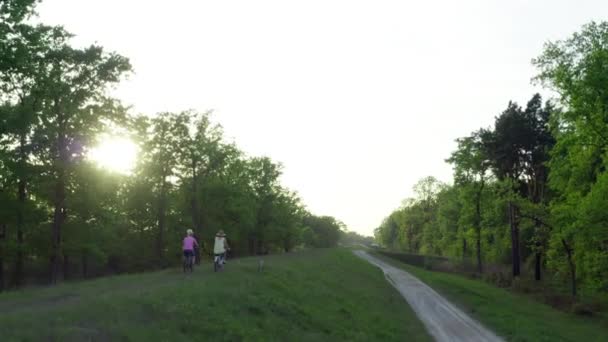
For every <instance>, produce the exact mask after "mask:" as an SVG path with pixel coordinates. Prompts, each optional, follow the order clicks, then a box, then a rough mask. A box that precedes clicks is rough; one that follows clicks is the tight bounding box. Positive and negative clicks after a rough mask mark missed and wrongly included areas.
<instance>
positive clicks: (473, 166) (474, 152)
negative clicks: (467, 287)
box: [447, 130, 490, 273]
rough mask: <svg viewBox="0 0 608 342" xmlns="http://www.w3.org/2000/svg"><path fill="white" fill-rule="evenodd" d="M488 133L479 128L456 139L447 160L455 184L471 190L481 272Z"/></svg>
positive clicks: (478, 267) (487, 164)
mask: <svg viewBox="0 0 608 342" xmlns="http://www.w3.org/2000/svg"><path fill="white" fill-rule="evenodd" d="M487 134H489V133H488V132H487V131H484V130H480V131H477V132H475V133H473V134H472V135H471V136H469V137H466V138H461V139H458V140H457V142H458V148H457V150H456V151H455V152H454V153H452V156H451V157H450V158H449V159H448V160H447V161H448V162H449V163H451V164H453V165H454V179H455V182H456V184H458V185H460V186H462V187H464V188H470V189H471V191H472V192H473V203H474V213H473V219H472V225H473V229H474V230H475V250H476V256H477V271H478V272H479V273H481V272H482V270H483V268H482V262H481V220H482V208H481V205H482V195H483V192H484V189H485V186H486V179H487V178H488V174H487V173H488V170H489V168H490V163H489V161H488V158H487V156H486V150H485V149H484V146H483V136H484V135H487Z"/></svg>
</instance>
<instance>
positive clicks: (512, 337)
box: [375, 254, 608, 341]
mask: <svg viewBox="0 0 608 342" xmlns="http://www.w3.org/2000/svg"><path fill="white" fill-rule="evenodd" d="M375 255H376V256H377V257H379V258H382V259H383V260H386V261H388V262H390V263H391V264H393V265H395V266H398V267H400V268H403V269H405V270H406V271H408V272H410V273H411V274H413V275H415V276H416V277H418V278H419V279H420V280H422V281H424V282H425V283H426V284H428V285H429V286H431V287H432V288H433V289H435V290H436V291H437V292H439V293H441V294H442V295H444V296H445V297H446V298H448V299H449V300H450V301H452V302H453V303H454V304H456V305H458V306H459V307H461V308H462V309H464V310H465V311H466V312H468V313H470V314H471V315H472V316H473V317H475V318H476V319H478V320H479V321H480V322H482V323H483V324H484V325H486V326H487V327H489V328H491V329H493V330H494V331H495V332H496V333H498V334H499V335H501V336H503V337H505V338H506V339H508V340H509V341H608V326H607V325H606V322H605V320H603V319H599V318H593V317H580V316H575V315H573V314H568V313H564V312H562V311H558V310H556V309H554V308H552V307H550V306H548V305H545V304H541V303H538V302H535V301H533V300H531V299H530V298H528V297H526V296H524V295H520V294H516V293H512V292H510V291H508V290H505V289H501V288H497V287H494V286H492V285H490V284H487V283H485V282H483V281H480V280H473V279H468V278H466V277H464V276H461V275H457V274H449V273H442V272H433V271H427V270H425V269H422V268H419V267H414V266H411V265H407V264H404V263H402V262H399V261H396V260H393V259H391V258H388V257H385V256H382V255H379V254H375Z"/></svg>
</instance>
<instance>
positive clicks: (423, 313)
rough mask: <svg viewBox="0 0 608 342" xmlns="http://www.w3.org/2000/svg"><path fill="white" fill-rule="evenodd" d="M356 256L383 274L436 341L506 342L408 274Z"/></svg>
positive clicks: (386, 264) (358, 252) (356, 252)
mask: <svg viewBox="0 0 608 342" xmlns="http://www.w3.org/2000/svg"><path fill="white" fill-rule="evenodd" d="M354 253H355V254H356V255H358V256H359V257H361V258H363V259H365V260H367V261H369V262H370V263H371V264H373V265H376V266H378V267H379V268H380V269H381V270H382V271H383V272H384V275H385V276H386V278H387V279H388V280H389V282H390V283H391V284H392V285H393V286H394V287H395V288H396V289H397V290H398V291H399V292H400V293H401V295H402V296H403V297H404V298H405V300H407V302H408V303H409V304H410V306H411V307H412V309H413V310H414V312H415V313H416V315H417V316H418V317H419V318H420V320H421V321H422V323H424V325H425V326H426V328H427V330H428V331H429V333H430V334H431V335H432V336H433V337H434V338H435V340H436V341H440V342H443V341H484V342H494V341H496V342H498V341H503V340H502V339H501V338H499V337H498V336H496V335H495V334H494V333H492V332H491V331H489V330H487V329H486V328H484V327H483V326H481V324H479V323H478V322H477V321H475V320H473V319H472V318H471V317H469V316H468V315H467V314H465V313H464V312H462V311H461V310H460V309H458V308H457V307H455V306H454V305H452V304H451V303H450V302H448V301H447V300H446V299H444V298H443V297H441V296H440V295H439V294H438V293H437V292H435V291H434V290H433V289H431V288H430V287H429V286H428V285H426V284H424V283H423V282H421V281H420V280H418V279H417V278H415V277H414V276H412V275H411V274H409V273H407V272H406V271H404V270H402V269H399V268H396V267H394V266H391V265H389V264H388V263H386V262H384V261H382V260H380V259H378V258H376V257H373V256H371V255H369V254H368V253H367V252H365V251H355V252H354Z"/></svg>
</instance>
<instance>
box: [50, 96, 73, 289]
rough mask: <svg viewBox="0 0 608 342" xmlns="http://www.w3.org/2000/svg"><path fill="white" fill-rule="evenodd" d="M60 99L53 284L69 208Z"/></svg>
mask: <svg viewBox="0 0 608 342" xmlns="http://www.w3.org/2000/svg"><path fill="white" fill-rule="evenodd" d="M59 105H60V104H59V100H57V99H56V100H55V103H54V107H55V108H54V109H55V111H56V113H57V117H58V120H57V121H58V132H57V153H58V160H57V161H56V166H55V167H56V170H55V171H56V173H57V174H56V176H57V179H56V182H55V194H54V198H53V206H54V207H55V208H54V212H53V224H52V225H51V260H50V261H51V262H50V268H51V270H50V271H51V272H50V273H51V274H50V281H51V284H56V283H57V278H58V275H59V256H60V255H61V226H62V224H63V222H64V221H65V218H66V216H67V208H66V204H65V197H66V195H65V192H66V191H65V190H66V189H65V187H66V168H67V166H68V163H69V160H70V157H69V151H68V146H67V145H68V141H67V137H66V134H65V132H66V122H65V118H64V115H63V114H62V113H61V111H60V108H59Z"/></svg>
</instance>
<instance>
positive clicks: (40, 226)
mask: <svg viewBox="0 0 608 342" xmlns="http://www.w3.org/2000/svg"><path fill="white" fill-rule="evenodd" d="M37 3H38V1H37V0H3V1H1V2H0V290H3V289H6V288H19V287H22V286H24V285H27V284H34V283H50V284H55V283H57V282H58V281H63V280H66V279H67V280H69V279H73V278H87V277H93V276H100V275H105V274H116V273H123V272H135V271H142V270H150V269H158V268H163V267H167V266H169V265H174V264H176V263H178V262H179V260H180V255H181V239H182V238H183V236H184V234H185V231H186V229H188V228H192V229H193V230H194V231H195V234H196V236H197V237H198V238H199V239H200V241H201V242H202V245H203V246H202V247H203V252H204V253H210V252H209V248H210V247H209V244H210V243H211V241H212V239H213V236H214V235H215V233H216V232H217V231H218V230H219V229H223V230H224V231H225V232H226V234H227V236H228V240H229V242H230V245H231V253H232V254H233V255H237V256H238V255H258V254H267V253H271V252H288V251H291V250H293V249H294V248H298V247H303V246H304V247H305V246H308V247H330V246H335V245H336V244H337V242H338V240H339V239H340V237H341V236H342V234H344V232H345V231H346V227H345V225H344V224H343V223H342V222H340V221H338V220H337V219H335V218H333V217H328V216H315V215H313V214H312V213H310V212H309V211H308V210H307V209H306V207H305V205H304V204H303V203H302V201H301V199H300V198H299V197H298V195H297V194H296V193H295V192H293V191H291V190H290V189H288V188H286V187H284V186H283V185H281V183H280V177H281V173H282V166H281V164H280V163H277V162H275V161H273V160H271V159H270V158H268V157H260V156H249V155H247V154H245V153H244V152H242V151H241V150H240V149H239V147H238V146H236V145H235V144H234V143H231V142H229V141H227V139H226V138H225V136H224V133H223V130H222V127H221V126H220V125H219V124H217V123H215V122H213V120H212V117H211V112H199V111H194V110H185V111H180V112H164V113H147V114H148V115H143V114H137V115H136V114H133V113H131V111H130V109H129V108H128V107H127V106H126V105H124V104H122V103H121V102H120V101H119V100H118V99H116V98H112V96H110V95H109V94H110V92H111V90H112V89H114V88H115V87H116V86H117V85H118V84H119V83H120V82H121V81H123V80H124V79H125V78H126V77H128V76H129V75H130V74H132V73H133V67H132V65H131V64H130V62H129V59H128V58H127V57H125V56H121V55H120V54H118V53H115V52H108V51H106V50H104V48H103V47H102V46H99V45H96V44H93V45H90V46H88V47H84V48H80V47H74V46H73V44H72V43H71V41H72V38H73V37H74V35H73V34H72V33H70V32H67V31H66V30H65V29H64V28H63V27H58V26H48V25H45V24H41V23H37V21H36V13H35V8H36V5H37ZM107 135H112V136H122V137H126V138H128V139H129V140H131V141H133V142H134V143H135V144H136V145H137V148H138V150H139V152H138V156H137V164H136V166H135V167H134V169H133V171H132V172H130V173H128V174H123V173H119V172H113V171H111V170H108V169H105V168H103V167H100V166H99V165H98V164H97V163H95V162H94V161H92V160H91V158H89V154H90V152H91V150H92V149H93V148H94V147H95V146H96V145H97V144H98V143H99V141H100V139H103V137H104V136H107Z"/></svg>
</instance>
